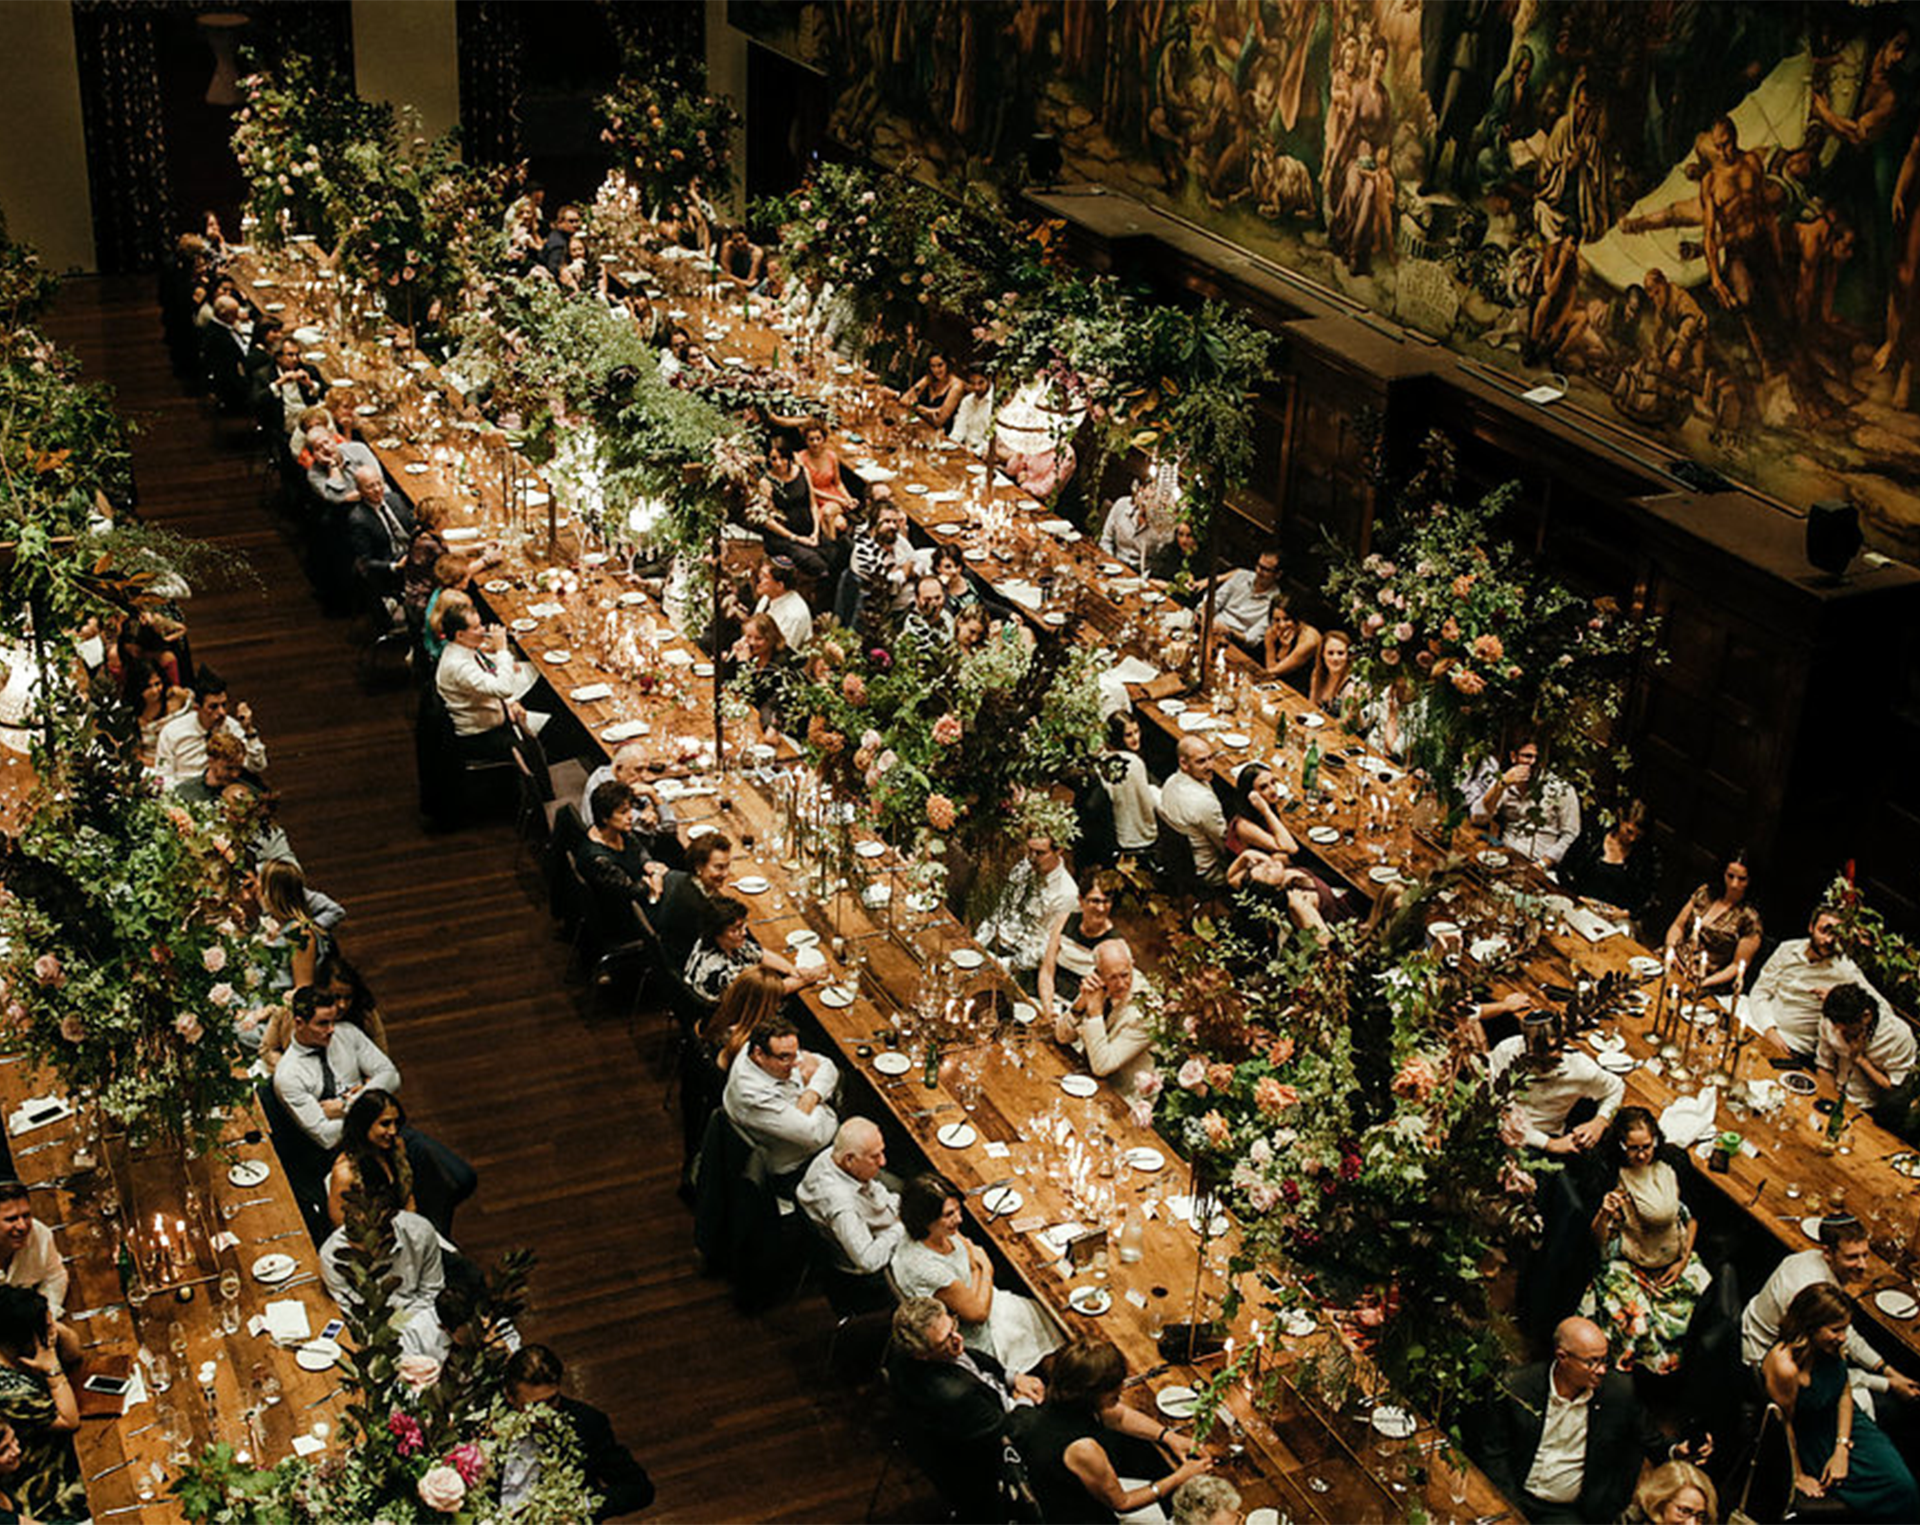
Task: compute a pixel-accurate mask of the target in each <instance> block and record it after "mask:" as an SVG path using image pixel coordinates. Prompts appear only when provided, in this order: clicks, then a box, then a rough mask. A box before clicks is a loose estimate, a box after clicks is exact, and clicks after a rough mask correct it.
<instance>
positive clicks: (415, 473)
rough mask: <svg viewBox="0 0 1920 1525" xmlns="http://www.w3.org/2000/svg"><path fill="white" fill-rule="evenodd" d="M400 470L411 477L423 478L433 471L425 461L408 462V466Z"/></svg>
mask: <svg viewBox="0 0 1920 1525" xmlns="http://www.w3.org/2000/svg"><path fill="white" fill-rule="evenodd" d="M400 469H401V470H402V471H404V472H405V473H406V474H407V475H408V476H410V477H423V476H425V475H426V474H427V473H428V472H429V471H431V470H433V468H432V467H431V466H429V465H428V464H427V463H426V462H425V461H408V462H407V464H406V465H404V466H402V467H401V468H400Z"/></svg>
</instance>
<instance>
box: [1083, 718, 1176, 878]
mask: <svg viewBox="0 0 1920 1525" xmlns="http://www.w3.org/2000/svg"><path fill="white" fill-rule="evenodd" d="M1095 767H1096V768H1097V769H1098V770H1099V774H1100V787H1101V788H1102V789H1104V790H1106V792H1107V801H1108V803H1109V804H1110V805H1112V807H1113V837H1114V842H1115V845H1116V846H1118V847H1119V849H1120V851H1121V852H1123V853H1140V852H1147V851H1149V850H1150V849H1151V848H1152V847H1153V845H1154V843H1155V842H1157V841H1159V840H1160V821H1159V810H1160V791H1159V789H1158V788H1156V787H1155V785H1154V782H1153V775H1152V774H1150V773H1148V772H1147V764H1146V761H1145V759H1143V758H1142V757H1141V756H1140V722H1139V720H1138V719H1137V718H1136V717H1135V716H1134V714H1133V712H1132V711H1130V710H1116V711H1115V712H1114V713H1113V714H1111V715H1109V716H1107V745H1106V749H1105V750H1104V751H1102V752H1101V754H1100V757H1099V759H1098V761H1097V762H1096V763H1095Z"/></svg>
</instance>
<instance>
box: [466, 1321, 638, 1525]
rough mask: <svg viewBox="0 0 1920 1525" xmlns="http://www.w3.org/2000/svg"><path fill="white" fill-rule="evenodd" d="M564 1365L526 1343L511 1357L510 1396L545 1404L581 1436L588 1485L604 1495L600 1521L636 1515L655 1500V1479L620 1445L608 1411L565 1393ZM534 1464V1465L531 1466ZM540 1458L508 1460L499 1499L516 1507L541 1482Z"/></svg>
mask: <svg viewBox="0 0 1920 1525" xmlns="http://www.w3.org/2000/svg"><path fill="white" fill-rule="evenodd" d="M565 1377H566V1368H565V1367H564V1366H562V1365H561V1364H560V1358H559V1357H558V1356H557V1355H555V1354H554V1353H553V1352H552V1351H551V1350H549V1349H547V1347H546V1346H544V1345H522V1346H521V1347H520V1348H519V1349H518V1350H516V1351H515V1352H514V1353H513V1357H512V1359H511V1360H509V1361H508V1362H507V1401H508V1402H509V1403H511V1404H512V1405H513V1406H514V1407H515V1408H517V1409H530V1408H533V1407H534V1406H535V1405H537V1404H545V1405H546V1406H547V1407H548V1408H549V1409H551V1410H553V1412H554V1413H556V1414H558V1415H560V1416H561V1417H562V1418H564V1419H565V1420H566V1421H567V1422H568V1423H569V1424H571V1425H572V1426H573V1431H574V1434H575V1435H577V1436H578V1437H579V1438H580V1457H581V1470H582V1471H583V1472H584V1473H585V1474H586V1479H587V1486H588V1487H589V1488H591V1489H592V1490H593V1491H594V1492H595V1493H597V1494H599V1495H601V1497H602V1498H603V1499H604V1500H605V1502H604V1503H602V1504H601V1506H600V1508H599V1510H598V1511H597V1512H596V1513H595V1515H594V1519H596V1520H611V1519H617V1518H619V1517H621V1516H623V1515H629V1514H636V1513H638V1512H639V1511H640V1510H642V1509H645V1508H646V1507H647V1506H648V1505H649V1504H651V1503H652V1502H653V1479H652V1478H650V1477H648V1476H647V1469H646V1468H645V1467H643V1466H641V1465H640V1463H639V1462H637V1461H635V1460H634V1459H633V1453H632V1452H631V1451H629V1450H628V1449H627V1448H626V1447H625V1446H623V1445H621V1444H620V1442H619V1440H618V1439H617V1438H616V1437H615V1435H614V1433H613V1424H612V1422H611V1421H609V1420H608V1418H607V1416H606V1415H605V1414H603V1413H601V1412H600V1410H599V1409H597V1408H595V1407H594V1406H593V1405H592V1404H590V1403H582V1402H581V1401H580V1400H579V1399H578V1398H568V1397H564V1396H562V1394H561V1392H560V1384H561V1382H562V1381H563V1380H564V1379H565ZM529 1468H531V1469H532V1470H529ZM538 1468H539V1463H538V1462H537V1461H533V1462H531V1463H529V1462H526V1461H521V1462H519V1463H518V1464H517V1465H516V1464H515V1463H514V1462H509V1463H508V1465H507V1466H506V1467H504V1468H503V1469H502V1475H501V1479H500V1493H501V1502H502V1503H504V1504H505V1505H507V1506H508V1507H509V1508H513V1507H514V1506H516V1505H517V1504H518V1503H519V1502H520V1501H521V1500H522V1499H524V1498H525V1497H526V1496H527V1494H529V1493H531V1491H532V1489H533V1485H534V1484H535V1483H536V1482H538V1481H539V1476H538Z"/></svg>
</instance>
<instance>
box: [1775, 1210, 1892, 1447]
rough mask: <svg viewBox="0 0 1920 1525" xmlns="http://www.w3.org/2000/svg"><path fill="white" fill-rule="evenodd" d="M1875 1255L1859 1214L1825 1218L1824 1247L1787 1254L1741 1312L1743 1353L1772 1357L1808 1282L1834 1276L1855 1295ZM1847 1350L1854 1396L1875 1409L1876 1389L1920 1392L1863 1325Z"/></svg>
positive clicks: (1850, 1338)
mask: <svg viewBox="0 0 1920 1525" xmlns="http://www.w3.org/2000/svg"><path fill="white" fill-rule="evenodd" d="M1872 1256H1873V1249H1872V1245H1871V1244H1870V1243H1869V1241H1868V1238H1867V1231H1866V1229H1865V1228H1864V1227H1862V1225H1861V1223H1860V1220H1859V1219H1858V1218H1853V1217H1833V1218H1822V1219H1821V1220H1820V1243H1819V1245H1818V1247H1817V1248H1814V1249H1810V1250H1797V1251H1795V1252H1794V1253H1793V1254H1791V1255H1789V1256H1787V1257H1786V1258H1785V1259H1784V1260H1782V1261H1781V1262H1780V1264H1779V1265H1777V1266H1775V1267H1774V1268H1773V1274H1772V1275H1771V1276H1769V1277H1768V1278H1767V1283H1766V1285H1765V1286H1763V1287H1762V1288H1761V1289H1760V1290H1759V1291H1758V1292H1756V1293H1754V1295H1753V1298H1752V1300H1751V1301H1750V1302H1748V1304H1747V1306H1746V1308H1745V1309H1744V1310H1743V1311H1742V1312H1741V1314H1740V1355H1741V1358H1742V1359H1743V1360H1745V1361H1746V1363H1747V1365H1748V1366H1753V1367H1757V1366H1759V1364H1760V1363H1761V1362H1762V1361H1763V1360H1765V1359H1766V1355H1767V1352H1768V1351H1769V1350H1771V1349H1772V1348H1773V1342H1774V1341H1775V1340H1777V1339H1779V1338H1780V1320H1781V1319H1783V1318H1784V1317H1785V1316H1786V1312H1787V1309H1788V1307H1789V1306H1790V1305H1791V1304H1792V1302H1793V1300H1794V1298H1795V1297H1797V1296H1798V1295H1799V1294H1800V1293H1802V1292H1804V1291H1805V1290H1806V1289H1807V1288H1808V1287H1811V1286H1813V1285H1815V1284H1816V1283H1819V1282H1828V1283H1830V1284H1831V1285H1833V1286H1835V1287H1838V1288H1839V1289H1840V1291H1841V1292H1842V1293H1844V1294H1846V1295H1847V1296H1849V1297H1851V1296H1852V1295H1853V1293H1854V1292H1855V1291H1856V1290H1862V1289H1864V1288H1865V1286H1866V1284H1867V1271H1868V1264H1869V1262H1870V1261H1871V1259H1872ZM1844 1354H1845V1355H1846V1358H1847V1366H1848V1368H1849V1371H1848V1378H1847V1380H1848V1385H1849V1386H1850V1387H1852V1389H1853V1395H1854V1402H1855V1403H1856V1404H1859V1405H1860V1406H1861V1407H1863V1408H1865V1409H1866V1411H1867V1412H1868V1413H1869V1414H1871V1413H1872V1412H1873V1395H1874V1394H1875V1393H1884V1392H1889V1391H1891V1392H1893V1393H1895V1394H1896V1395H1898V1396H1899V1397H1902V1398H1916V1397H1920V1384H1916V1383H1915V1382H1914V1380H1913V1379H1912V1378H1911V1377H1909V1376H1906V1375H1904V1374H1903V1373H1901V1372H1897V1371H1895V1370H1894V1369H1893V1368H1892V1367H1891V1366H1889V1365H1888V1364H1887V1362H1886V1359H1885V1358H1884V1357H1883V1356H1881V1354H1880V1353H1879V1352H1878V1351H1876V1350H1875V1349H1874V1348H1873V1347H1872V1346H1871V1345H1869V1344H1868V1343H1867V1342H1866V1341H1865V1340H1864V1339H1862V1338H1861V1337H1860V1330H1859V1328H1858V1326H1857V1325H1856V1326H1855V1327H1854V1328H1852V1329H1849V1330H1848V1331H1847V1344H1846V1350H1845V1352H1844Z"/></svg>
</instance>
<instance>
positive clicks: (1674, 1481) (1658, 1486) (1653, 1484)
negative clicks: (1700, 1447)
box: [1620, 1461, 1720, 1525]
mask: <svg viewBox="0 0 1920 1525" xmlns="http://www.w3.org/2000/svg"><path fill="white" fill-rule="evenodd" d="M1719 1518H1720V1496H1719V1494H1717V1493H1716V1492H1715V1491H1714V1487H1713V1479H1712V1478H1710V1477H1708V1476H1707V1474H1706V1473H1704V1472H1702V1471H1701V1470H1700V1469H1699V1468H1698V1467H1696V1466H1694V1464H1693V1463H1692V1462H1690V1461H1670V1462H1664V1463H1662V1464H1661V1465H1660V1466H1658V1467H1655V1468H1654V1469H1653V1470H1652V1471H1651V1472H1649V1473H1648V1474H1647V1475H1646V1476H1645V1477H1643V1478H1641V1479H1640V1486H1639V1487H1638V1488H1636V1489H1634V1491H1633V1507H1632V1508H1631V1509H1629V1510H1628V1511H1627V1512H1626V1513H1625V1514H1623V1515H1621V1516H1620V1519H1621V1521H1622V1525H1713V1522H1714V1521H1716V1520H1718V1519H1719Z"/></svg>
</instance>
